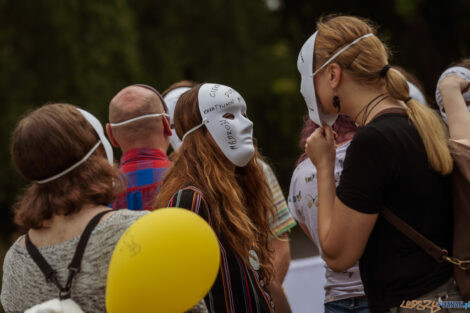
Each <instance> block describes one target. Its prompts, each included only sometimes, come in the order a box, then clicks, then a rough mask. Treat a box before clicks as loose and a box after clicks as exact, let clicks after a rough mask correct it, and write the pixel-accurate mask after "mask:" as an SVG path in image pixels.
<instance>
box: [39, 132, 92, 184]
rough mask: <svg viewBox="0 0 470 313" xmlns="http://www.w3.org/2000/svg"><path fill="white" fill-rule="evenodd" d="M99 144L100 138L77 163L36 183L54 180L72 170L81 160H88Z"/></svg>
mask: <svg viewBox="0 0 470 313" xmlns="http://www.w3.org/2000/svg"><path fill="white" fill-rule="evenodd" d="M100 144H101V140H100V141H98V142H97V143H96V145H95V146H94V147H93V148H91V150H90V152H88V153H87V154H86V155H85V156H84V157H83V159H81V160H80V161H78V162H77V163H75V164H74V165H72V166H71V167H69V168H68V169H66V170H65V171H62V172H60V173H59V174H56V175H54V176H52V177H49V178H46V179H43V180H37V181H36V182H37V183H38V184H44V183H48V182H50V181H52V180H54V179H57V178H59V177H62V176H64V175H65V174H67V173H68V172H70V171H73V170H74V169H76V168H77V167H78V166H80V165H81V164H82V163H83V162H85V161H86V160H88V158H89V157H90V156H91V155H92V154H93V152H95V150H96V149H98V147H99V146H100Z"/></svg>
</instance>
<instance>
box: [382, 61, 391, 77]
mask: <svg viewBox="0 0 470 313" xmlns="http://www.w3.org/2000/svg"><path fill="white" fill-rule="evenodd" d="M390 67H391V66H390V65H389V64H387V65H385V66H384V67H383V69H381V70H380V77H382V78H384V77H385V76H387V72H388V70H389V69H390Z"/></svg>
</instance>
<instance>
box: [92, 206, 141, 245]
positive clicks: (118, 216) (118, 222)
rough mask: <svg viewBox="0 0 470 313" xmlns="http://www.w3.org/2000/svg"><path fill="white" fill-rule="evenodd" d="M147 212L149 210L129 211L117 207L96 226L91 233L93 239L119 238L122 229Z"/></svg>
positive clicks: (122, 231)
mask: <svg viewBox="0 0 470 313" xmlns="http://www.w3.org/2000/svg"><path fill="white" fill-rule="evenodd" d="M146 214H149V211H144V210H142V211H131V210H128V209H119V210H116V211H113V214H111V215H110V216H109V217H108V218H106V219H105V220H103V221H102V222H101V223H99V224H98V226H96V229H95V230H94V231H93V233H92V237H91V238H93V239H94V240H93V239H91V238H90V240H93V241H96V240H98V241H100V240H103V241H107V240H111V241H114V240H116V239H119V238H120V237H121V235H122V233H124V231H125V230H126V229H127V228H129V226H131V225H132V224H133V223H134V222H135V221H137V220H138V219H139V218H141V217H142V216H144V215H146Z"/></svg>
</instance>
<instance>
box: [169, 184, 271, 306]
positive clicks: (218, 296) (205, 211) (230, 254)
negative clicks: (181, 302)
mask: <svg viewBox="0 0 470 313" xmlns="http://www.w3.org/2000/svg"><path fill="white" fill-rule="evenodd" d="M168 206H169V207H180V208H185V209H188V210H190V211H192V212H195V213H197V214H199V215H200V216H201V217H202V218H204V219H205V220H206V221H207V222H208V223H209V225H211V226H213V225H212V220H211V214H210V208H209V207H208V206H207V205H206V202H205V201H204V199H203V195H202V193H201V191H200V190H198V189H197V188H195V187H187V188H184V189H181V190H179V191H178V192H176V193H175V195H174V196H173V197H172V198H171V200H170V202H169V204H168ZM218 240H219V247H220V269H219V273H218V275H217V278H216V280H215V283H214V285H213V286H212V288H211V290H210V291H209V293H208V294H207V295H206V296H205V298H204V300H205V302H206V305H207V308H208V310H209V312H210V313H273V312H274V308H273V307H274V305H273V302H272V299H271V296H270V294H269V292H268V291H267V289H266V286H265V283H264V281H263V279H262V277H260V275H259V273H258V272H257V271H256V270H254V269H253V267H252V266H249V265H247V264H246V263H245V262H244V261H243V260H242V259H241V257H239V256H238V255H237V254H236V253H235V252H234V251H233V250H232V249H231V248H230V246H229V245H228V243H227V242H226V241H225V240H224V239H223V238H221V237H219V238H218ZM250 254H251V255H252V257H253V259H252V258H250V263H252V264H255V265H253V266H256V262H257V261H256V259H257V256H256V253H254V252H253V251H250Z"/></svg>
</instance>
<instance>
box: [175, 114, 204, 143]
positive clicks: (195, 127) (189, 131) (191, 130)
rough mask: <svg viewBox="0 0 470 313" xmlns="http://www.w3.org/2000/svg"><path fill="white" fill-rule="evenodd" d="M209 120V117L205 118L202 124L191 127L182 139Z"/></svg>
mask: <svg viewBox="0 0 470 313" xmlns="http://www.w3.org/2000/svg"><path fill="white" fill-rule="evenodd" d="M207 122H208V121H207V118H204V119H203V120H202V123H201V124H199V125H197V126H194V127H193V128H191V129H190V130H188V131H187V132H186V134H184V136H183V139H181V141H184V138H186V137H187V136H188V135H189V134H191V133H192V132H194V131H195V130H196V129H198V128H200V127H202V126H204V124H207Z"/></svg>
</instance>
